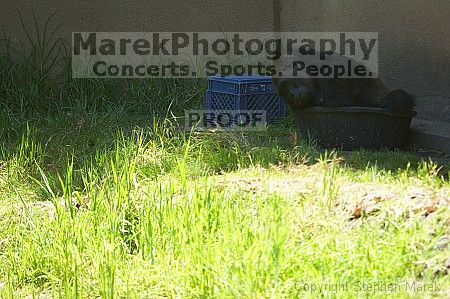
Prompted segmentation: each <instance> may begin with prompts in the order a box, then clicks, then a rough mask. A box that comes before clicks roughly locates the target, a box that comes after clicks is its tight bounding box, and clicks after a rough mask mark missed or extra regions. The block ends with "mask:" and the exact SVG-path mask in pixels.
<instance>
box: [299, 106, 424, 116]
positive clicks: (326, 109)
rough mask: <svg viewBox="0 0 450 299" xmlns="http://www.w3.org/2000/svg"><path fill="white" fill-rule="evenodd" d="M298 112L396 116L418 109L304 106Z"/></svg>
mask: <svg viewBox="0 0 450 299" xmlns="http://www.w3.org/2000/svg"><path fill="white" fill-rule="evenodd" d="M298 112H300V113H308V114H309V113H311V114H314V113H324V114H330V113H370V114H383V115H389V116H396V117H412V116H415V115H416V114H417V112H416V111H413V113H412V114H397V113H392V112H389V110H387V109H384V108H376V107H353V106H351V107H308V108H302V109H301V110H300V109H299V110H298Z"/></svg>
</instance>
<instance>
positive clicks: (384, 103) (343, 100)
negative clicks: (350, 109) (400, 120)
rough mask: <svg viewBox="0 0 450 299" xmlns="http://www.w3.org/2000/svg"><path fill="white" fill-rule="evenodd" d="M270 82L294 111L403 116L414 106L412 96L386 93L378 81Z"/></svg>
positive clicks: (277, 79) (286, 80) (278, 79)
mask: <svg viewBox="0 0 450 299" xmlns="http://www.w3.org/2000/svg"><path fill="white" fill-rule="evenodd" d="M342 58H344V57H343V56H340V57H339V58H338V59H342ZM273 82H274V85H275V86H276V88H277V90H278V94H279V95H280V96H282V97H284V99H285V101H286V102H287V104H288V105H289V106H291V108H292V109H293V110H294V111H295V110H299V109H302V108H303V107H312V106H324V107H343V106H354V107H379V108H386V109H388V110H389V111H390V112H392V113H395V114H404V115H407V114H411V113H412V111H413V106H414V96H412V95H410V94H408V93H406V92H404V91H402V90H394V91H392V92H390V91H389V89H388V88H387V87H386V86H385V85H384V84H383V82H382V81H381V80H380V79H378V78H337V79H335V78H274V79H273Z"/></svg>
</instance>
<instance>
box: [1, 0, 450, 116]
mask: <svg viewBox="0 0 450 299" xmlns="http://www.w3.org/2000/svg"><path fill="white" fill-rule="evenodd" d="M273 1H277V0H273ZM273 1H270V0H265V1H261V0H246V1H242V0H226V1H225V0H209V1H193V0H189V1H169V0H166V1H155V0H150V1H142V0H129V1H119V0H115V1H111V0H110V1H105V0H92V1H86V0H85V1H75V0H59V1H56V0H40V1H30V0H0V25H1V27H3V28H2V29H4V32H6V34H7V35H9V36H10V37H11V38H12V39H13V42H15V43H17V42H18V41H19V40H20V39H22V40H24V39H25V35H24V31H23V29H22V25H21V22H20V20H19V17H18V11H20V12H21V13H22V15H23V18H24V22H25V25H26V27H27V28H29V29H30V30H34V27H33V24H34V23H33V18H32V11H34V12H35V14H36V17H37V20H38V22H39V23H40V25H41V28H42V26H43V24H44V23H45V20H46V18H47V17H48V16H49V15H50V14H51V13H53V12H55V11H58V13H57V14H56V17H55V22H54V23H56V24H58V23H60V22H61V21H63V20H64V21H65V22H64V24H62V25H61V26H60V28H58V30H57V32H56V33H57V36H58V37H62V38H64V39H66V40H67V41H70V37H71V32H73V31H272V30H273V28H274V24H273V18H274V10H273V7H272V6H273ZM278 2H280V9H281V14H280V24H279V28H280V29H281V30H282V31H304V32H305V31H376V32H379V36H380V76H381V78H382V79H383V80H385V81H386V83H387V84H388V86H389V87H390V88H402V89H405V90H406V91H408V92H410V93H413V94H415V95H416V96H417V98H418V101H417V105H418V111H419V116H421V117H423V118H428V119H439V120H446V121H449V122H450V21H449V20H450V1H448V0H365V1H360V0H309V1H306V0H305V1H298V0H278ZM53 28H54V27H53ZM275 28H276V27H275Z"/></svg>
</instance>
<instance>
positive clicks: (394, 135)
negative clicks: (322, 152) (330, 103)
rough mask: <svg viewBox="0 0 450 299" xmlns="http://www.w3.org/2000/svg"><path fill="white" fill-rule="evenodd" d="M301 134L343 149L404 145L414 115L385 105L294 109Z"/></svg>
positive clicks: (391, 147)
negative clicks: (395, 111) (390, 108)
mask: <svg viewBox="0 0 450 299" xmlns="http://www.w3.org/2000/svg"><path fill="white" fill-rule="evenodd" d="M295 114H296V117H297V121H298V128H299V132H300V135H301V136H302V137H303V138H308V139H310V140H314V141H316V142H317V145H318V146H320V147H322V148H336V149H343V150H355V149H381V148H386V149H395V148H404V147H405V146H406V145H407V144H408V142H409V127H410V125H411V120H412V117H413V115H414V114H415V113H413V114H411V115H399V114H392V113H390V112H389V111H388V110H386V109H383V108H366V107H333V108H330V107H313V108H304V109H301V110H297V111H296V112H295Z"/></svg>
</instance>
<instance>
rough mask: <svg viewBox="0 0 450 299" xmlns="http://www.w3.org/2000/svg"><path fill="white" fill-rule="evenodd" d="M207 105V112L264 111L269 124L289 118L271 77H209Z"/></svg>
mask: <svg viewBox="0 0 450 299" xmlns="http://www.w3.org/2000/svg"><path fill="white" fill-rule="evenodd" d="M205 102H206V109H207V110H265V111H266V116H267V121H268V122H269V123H272V122H274V121H276V120H279V119H281V118H283V117H285V116H286V106H285V104H284V100H283V99H282V98H281V97H280V96H278V94H277V93H276V90H275V88H274V86H273V84H272V78H271V77H262V76H229V77H221V76H214V77H209V78H208V90H207V91H206V101H205Z"/></svg>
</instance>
